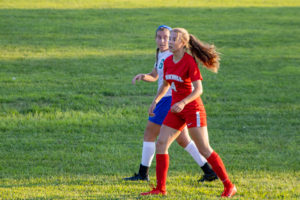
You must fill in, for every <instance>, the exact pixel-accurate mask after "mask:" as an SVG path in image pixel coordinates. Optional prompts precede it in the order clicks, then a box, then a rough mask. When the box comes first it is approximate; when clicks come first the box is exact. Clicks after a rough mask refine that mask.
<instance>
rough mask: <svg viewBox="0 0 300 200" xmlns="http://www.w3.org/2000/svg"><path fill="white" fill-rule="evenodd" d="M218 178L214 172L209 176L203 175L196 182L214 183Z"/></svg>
mask: <svg viewBox="0 0 300 200" xmlns="http://www.w3.org/2000/svg"><path fill="white" fill-rule="evenodd" d="M217 179H218V176H217V175H216V173H215V172H213V173H211V174H204V175H203V176H202V177H201V178H200V179H199V180H198V182H204V181H208V182H210V181H214V180H217Z"/></svg>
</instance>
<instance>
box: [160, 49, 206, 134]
mask: <svg viewBox="0 0 300 200" xmlns="http://www.w3.org/2000/svg"><path fill="white" fill-rule="evenodd" d="M164 66H165V67H164V76H163V78H164V80H166V81H167V82H168V83H169V84H170V85H171V87H170V88H172V97H173V99H172V103H171V106H172V105H174V104H175V103H177V102H179V101H181V100H182V99H184V98H185V97H187V96H188V95H189V94H191V93H192V91H193V85H192V82H193V81H197V80H202V76H201V73H200V70H199V68H198V66H197V64H196V62H195V60H194V58H193V57H192V56H191V55H189V54H187V53H185V54H184V56H183V57H182V59H181V60H180V61H179V62H178V63H174V62H173V55H172V56H169V57H168V58H167V59H166V60H165V63H164ZM163 124H164V125H166V126H169V127H171V128H174V129H177V130H180V131H181V130H182V129H183V128H184V127H185V126H186V125H187V127H188V128H192V127H203V126H206V125H207V123H206V112H205V108H204V105H203V103H202V100H201V98H200V96H199V97H197V98H196V99H195V100H194V101H192V102H190V103H189V104H187V105H185V107H184V109H183V110H182V111H181V112H180V113H174V112H171V111H169V112H168V114H167V116H166V118H165V120H164V122H163Z"/></svg>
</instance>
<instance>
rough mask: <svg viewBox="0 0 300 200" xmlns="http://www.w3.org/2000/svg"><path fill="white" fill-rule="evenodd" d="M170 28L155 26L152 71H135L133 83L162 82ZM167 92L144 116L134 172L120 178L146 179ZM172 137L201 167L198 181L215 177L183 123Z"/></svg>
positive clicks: (167, 105) (166, 104)
mask: <svg viewBox="0 0 300 200" xmlns="http://www.w3.org/2000/svg"><path fill="white" fill-rule="evenodd" d="M170 30H172V29H171V28H170V27H168V26H166V25H161V26H159V27H158V28H157V29H156V32H155V40H156V45H157V50H156V62H155V64H154V68H153V70H152V72H150V73H148V74H138V75H136V76H135V77H134V78H133V80H132V83H133V84H135V82H136V81H137V80H138V81H139V80H143V81H146V82H155V81H156V80H158V89H159V88H160V86H161V85H162V84H163V81H164V80H163V73H164V61H165V59H166V58H168V57H169V56H170V55H172V52H170V51H169V45H168V40H169V36H170ZM171 95H172V91H171V90H169V91H168V92H166V94H165V95H164V96H163V97H162V98H161V100H160V101H159V102H158V104H157V105H156V108H155V110H154V111H153V112H154V113H155V116H150V117H149V119H148V123H147V127H146V129H145V132H144V142H143V150H142V159H141V163H140V168H139V171H138V173H135V174H134V175H133V176H130V177H126V178H124V180H126V181H139V180H145V181H149V168H150V166H151V163H152V159H153V157H154V154H155V141H156V138H157V136H158V134H159V130H160V127H161V125H162V123H163V121H164V119H165V117H166V115H167V113H168V111H169V110H170V107H171V101H172V96H171ZM176 141H177V142H178V144H179V145H180V146H182V147H183V148H184V149H185V150H186V151H187V152H188V153H189V154H190V155H191V156H192V157H193V158H194V160H195V161H196V162H197V164H198V165H199V166H200V167H201V169H202V170H203V172H204V175H203V176H202V178H201V179H200V180H199V182H204V181H213V180H215V179H217V178H218V177H217V175H216V174H215V172H214V171H213V170H212V169H211V167H210V166H209V165H208V164H207V160H206V159H205V158H204V157H203V156H202V155H201V154H200V153H199V151H198V149H197V147H196V145H195V143H194V142H193V141H192V140H191V138H190V136H189V134H188V130H187V128H186V127H185V128H184V129H183V130H182V133H181V134H180V135H179V137H177V138H176Z"/></svg>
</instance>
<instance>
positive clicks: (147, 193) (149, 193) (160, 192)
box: [141, 188, 167, 196]
mask: <svg viewBox="0 0 300 200" xmlns="http://www.w3.org/2000/svg"><path fill="white" fill-rule="evenodd" d="M141 195H142V196H147V195H167V191H161V190H159V189H157V188H153V189H152V190H151V191H150V192H142V193H141Z"/></svg>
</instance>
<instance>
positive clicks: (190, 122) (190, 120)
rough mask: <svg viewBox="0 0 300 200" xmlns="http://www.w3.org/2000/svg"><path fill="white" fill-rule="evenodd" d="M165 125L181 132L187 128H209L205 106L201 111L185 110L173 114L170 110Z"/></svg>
mask: <svg viewBox="0 0 300 200" xmlns="http://www.w3.org/2000/svg"><path fill="white" fill-rule="evenodd" d="M163 124H164V125H166V126H169V127H171V128H174V129H176V130H180V131H182V129H183V128H184V127H185V126H187V127H188V128H193V127H204V126H207V122H206V112H205V109H204V106H203V107H202V108H201V109H199V110H185V109H184V110H183V111H181V112H180V113H173V112H171V111H170V110H169V112H168V114H167V116H166V118H165V120H164V122H163Z"/></svg>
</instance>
